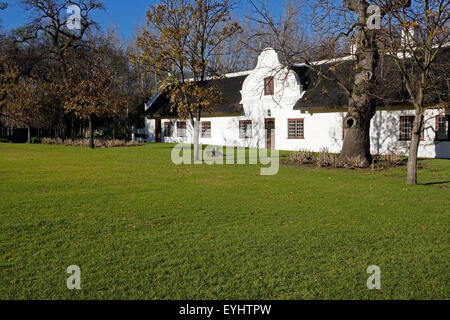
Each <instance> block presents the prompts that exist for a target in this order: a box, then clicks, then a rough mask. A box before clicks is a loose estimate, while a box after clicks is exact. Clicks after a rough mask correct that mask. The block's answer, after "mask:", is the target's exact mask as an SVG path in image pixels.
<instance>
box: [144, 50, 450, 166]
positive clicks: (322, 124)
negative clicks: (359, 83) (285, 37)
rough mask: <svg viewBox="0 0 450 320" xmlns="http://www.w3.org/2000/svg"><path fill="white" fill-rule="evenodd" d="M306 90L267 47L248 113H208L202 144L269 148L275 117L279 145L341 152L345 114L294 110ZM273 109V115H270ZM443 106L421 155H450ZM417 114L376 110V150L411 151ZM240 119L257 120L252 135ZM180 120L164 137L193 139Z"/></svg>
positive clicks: (428, 116)
mask: <svg viewBox="0 0 450 320" xmlns="http://www.w3.org/2000/svg"><path fill="white" fill-rule="evenodd" d="M267 76H273V77H274V79H275V81H274V90H275V94H274V95H273V96H264V78H265V77H267ZM302 94H303V90H302V86H301V83H300V80H299V79H298V76H297V74H296V73H295V72H293V71H291V70H287V69H286V68H285V67H284V66H283V65H282V64H281V63H280V62H279V59H278V55H277V53H276V52H275V51H274V50H273V49H270V48H269V49H266V50H264V51H263V52H262V53H261V55H260V56H259V58H258V64H257V66H256V68H255V69H254V70H252V71H251V72H250V73H249V75H248V76H247V78H246V79H245V81H244V83H243V85H242V90H241V95H242V101H241V103H242V104H243V107H244V114H243V115H241V116H235V117H208V118H202V119H201V120H202V121H210V122H211V138H200V143H202V144H212V145H222V146H240V147H253V148H265V147H266V133H265V129H264V126H265V122H264V119H265V118H275V148H276V149H279V150H299V149H309V150H312V151H316V152H317V151H320V150H321V149H322V148H328V149H329V151H330V152H339V151H340V150H341V147H342V142H343V140H342V121H343V116H344V114H343V113H340V112H330V113H314V114H310V113H302V112H300V111H298V110H293V106H294V104H295V102H296V101H297V100H298V99H299V98H301V96H302ZM269 113H270V116H269ZM437 114H438V110H427V111H426V113H425V117H424V126H425V138H424V141H421V142H420V146H419V157H430V158H434V157H439V158H450V142H449V141H445V142H440V141H435V119H436V115H437ZM403 115H414V111H413V110H404V111H377V112H376V114H375V116H374V118H373V119H372V123H371V132H370V136H371V149H372V150H371V151H372V153H373V154H388V153H395V154H399V155H407V154H408V147H409V142H408V141H400V140H399V122H400V116H403ZM290 118H303V119H304V139H288V119H290ZM239 120H252V137H251V138H249V139H242V138H239ZM176 121H177V120H174V119H171V120H169V119H162V120H161V131H162V137H161V138H162V141H163V142H171V143H180V142H185V143H192V141H193V128H192V126H191V123H190V121H189V120H186V124H187V135H186V137H183V138H180V137H177V129H176ZM164 122H173V123H174V129H173V136H172V137H164ZM145 125H146V127H145V130H146V134H147V136H148V141H149V142H154V141H155V120H153V119H146V123H145Z"/></svg>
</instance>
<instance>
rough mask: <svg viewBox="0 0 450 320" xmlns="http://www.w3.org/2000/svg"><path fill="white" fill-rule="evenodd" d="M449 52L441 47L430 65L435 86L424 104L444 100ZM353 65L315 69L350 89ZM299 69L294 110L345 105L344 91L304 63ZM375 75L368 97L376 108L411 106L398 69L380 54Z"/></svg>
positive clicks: (336, 107)
mask: <svg viewBox="0 0 450 320" xmlns="http://www.w3.org/2000/svg"><path fill="white" fill-rule="evenodd" d="M449 55H450V50H443V53H442V55H441V56H440V57H439V60H438V61H436V64H435V65H434V72H435V74H434V75H433V79H434V81H435V83H436V84H437V85H436V86H435V87H434V89H433V90H428V91H427V92H426V95H425V104H427V105H432V104H438V103H442V102H444V101H448V90H449V89H448V85H447V83H446V80H445V79H447V78H448V72H449V71H448V61H449V58H450V57H449ZM353 64H354V61H353V60H347V61H341V62H337V63H334V64H331V63H329V64H323V65H320V66H318V67H317V68H319V69H320V71H321V72H322V73H324V74H326V75H328V76H331V77H335V78H337V79H339V80H340V81H342V82H343V83H344V85H345V86H346V87H347V88H351V85H352V80H353V74H354V73H353V70H352V69H353ZM300 68H303V69H304V70H303V72H302V75H301V77H302V78H301V82H302V84H303V88H304V90H305V93H304V95H303V96H302V98H301V99H299V100H298V101H297V103H296V104H295V105H294V110H305V111H329V110H342V109H346V108H347V107H348V98H347V94H346V92H345V90H344V89H343V88H341V87H340V86H339V85H338V84H337V83H336V82H334V81H330V80H326V79H324V78H323V77H322V76H319V75H318V74H317V72H315V71H313V70H312V69H311V68H309V67H307V66H302V67H300ZM343 75H348V76H343ZM375 76H376V80H375V86H374V91H373V95H372V97H371V99H372V101H373V103H374V104H375V106H376V107H378V108H383V107H393V108H395V107H397V108H413V106H412V103H411V102H410V100H409V95H408V92H407V90H406V87H405V84H404V82H403V80H402V76H401V74H400V71H399V70H398V68H397V66H396V65H395V61H394V59H393V58H392V57H390V56H388V55H384V56H382V57H381V58H380V61H379V63H378V67H377V69H376V72H375Z"/></svg>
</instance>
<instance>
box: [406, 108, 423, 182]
mask: <svg viewBox="0 0 450 320" xmlns="http://www.w3.org/2000/svg"><path fill="white" fill-rule="evenodd" d="M421 132H422V114H421V113H416V116H415V118H414V122H413V128H412V132H411V144H410V145H409V155H408V165H407V173H406V184H417V153H418V151H419V143H420V133H421Z"/></svg>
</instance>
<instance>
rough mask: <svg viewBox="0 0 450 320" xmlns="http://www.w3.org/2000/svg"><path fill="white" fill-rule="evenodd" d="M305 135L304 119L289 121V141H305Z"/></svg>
mask: <svg viewBox="0 0 450 320" xmlns="http://www.w3.org/2000/svg"><path fill="white" fill-rule="evenodd" d="M304 134H305V132H304V120H303V119H288V139H303V138H304V137H305V135H304Z"/></svg>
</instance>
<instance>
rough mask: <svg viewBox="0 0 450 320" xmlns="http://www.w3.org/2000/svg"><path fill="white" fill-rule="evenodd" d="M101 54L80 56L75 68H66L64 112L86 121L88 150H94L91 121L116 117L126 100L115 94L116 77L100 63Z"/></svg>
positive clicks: (91, 53) (122, 96)
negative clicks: (67, 84)
mask: <svg viewBox="0 0 450 320" xmlns="http://www.w3.org/2000/svg"><path fill="white" fill-rule="evenodd" d="M103 56H104V55H103V52H101V51H100V52H97V53H94V52H92V51H91V52H89V55H88V56H84V59H83V56H81V58H80V59H79V60H78V63H77V68H69V69H68V71H69V78H68V83H69V87H68V96H67V97H66V99H65V102H64V108H65V111H66V113H73V114H74V115H75V116H76V117H78V118H79V119H87V120H88V122H89V139H90V143H89V145H90V147H91V148H94V120H95V119H104V118H110V117H113V116H116V115H117V114H119V113H120V112H121V111H122V110H123V108H125V107H126V105H127V102H128V99H127V98H126V97H125V96H124V95H121V94H120V92H118V91H117V83H116V82H115V80H116V78H115V77H113V76H112V71H111V69H110V68H108V67H107V66H106V67H105V65H104V64H103V60H102V57H103Z"/></svg>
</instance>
